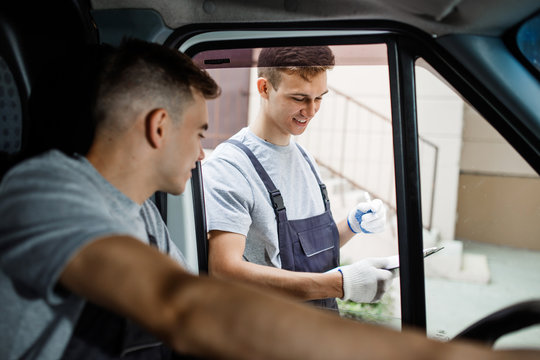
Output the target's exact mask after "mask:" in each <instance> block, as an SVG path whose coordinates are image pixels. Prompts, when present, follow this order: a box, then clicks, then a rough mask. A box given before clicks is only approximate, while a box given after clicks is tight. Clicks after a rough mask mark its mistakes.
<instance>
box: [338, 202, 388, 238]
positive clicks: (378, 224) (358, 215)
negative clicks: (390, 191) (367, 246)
mask: <svg viewBox="0 0 540 360" xmlns="http://www.w3.org/2000/svg"><path fill="white" fill-rule="evenodd" d="M347 223H348V224H349V228H350V229H351V231H352V232H353V233H355V234H358V233H359V232H364V233H367V234H370V233H379V232H383V231H384V227H385V225H386V207H385V206H384V204H383V202H382V201H381V200H379V199H375V200H371V201H365V202H361V203H359V204H358V205H356V206H355V207H354V208H353V209H352V210H351V211H350V212H349V216H347Z"/></svg>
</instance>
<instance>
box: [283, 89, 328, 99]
mask: <svg viewBox="0 0 540 360" xmlns="http://www.w3.org/2000/svg"><path fill="white" fill-rule="evenodd" d="M327 93H328V90H326V91H325V92H323V93H322V94H321V95H319V96H316V97H321V96H323V95H325V94H327ZM289 95H290V96H305V97H309V94H304V93H291V94H289Z"/></svg>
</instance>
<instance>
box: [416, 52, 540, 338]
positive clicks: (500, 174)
mask: <svg viewBox="0 0 540 360" xmlns="http://www.w3.org/2000/svg"><path fill="white" fill-rule="evenodd" d="M415 72H416V88H417V108H418V132H419V136H420V138H423V139H426V141H428V142H429V143H430V144H431V145H430V146H422V145H420V169H421V172H420V173H421V189H422V212H423V225H424V246H425V247H429V246H434V245H442V246H444V249H443V250H442V251H440V252H438V253H437V254H435V255H433V256H431V257H429V258H426V260H425V263H424V265H425V274H426V282H425V283H426V307H427V308H426V312H427V313H426V315H427V330H428V335H429V336H431V337H437V338H443V339H444V338H453V337H454V336H455V335H456V334H458V333H459V332H460V331H462V330H464V329H465V328H466V327H468V326H469V325H471V324H473V323H474V322H476V321H477V320H480V319H481V318H483V317H485V316H487V315H489V314H491V313H493V312H495V311H497V310H500V309H502V308H503V307H506V306H509V305H513V304H515V303H517V302H521V301H525V300H530V299H533V298H538V297H539V295H540V282H538V280H537V274H538V273H539V272H540V242H539V239H540V201H539V199H540V179H539V177H538V174H536V172H535V171H534V170H533V169H532V168H531V167H530V166H529V165H528V164H527V163H526V162H525V161H524V160H523V159H522V158H521V157H520V155H519V154H518V153H517V152H516V151H515V150H514V149H513V148H512V147H511V146H510V145H509V144H508V143H507V142H506V140H505V139H504V138H503V137H502V136H501V135H500V134H499V133H498V132H497V131H496V130H495V129H493V128H492V126H491V125H490V124H489V123H488V122H487V121H486V120H485V119H484V118H482V116H481V115H479V114H478V113H477V112H476V111H475V110H474V109H473V108H472V107H471V106H470V105H469V104H468V103H466V102H464V101H463V100H462V99H461V98H460V97H459V96H458V95H457V94H456V92H455V91H454V90H453V89H452V88H451V87H450V86H449V85H448V84H447V83H446V82H445V81H444V80H443V79H442V78H441V77H440V76H439V75H438V74H437V73H436V71H435V70H433V69H432V68H431V67H430V66H429V65H428V64H427V63H426V62H425V61H423V60H422V59H419V60H418V61H417V63H416V69H415ZM433 156H434V157H435V160H433ZM538 339H540V327H538V326H535V327H531V328H529V329H526V330H523V331H520V332H516V333H514V334H511V335H508V336H505V337H503V338H501V339H500V340H499V341H498V342H497V343H496V346H495V347H496V348H504V347H537V348H540V342H539V341H538Z"/></svg>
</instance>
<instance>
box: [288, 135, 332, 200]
mask: <svg viewBox="0 0 540 360" xmlns="http://www.w3.org/2000/svg"><path fill="white" fill-rule="evenodd" d="M295 144H296V147H297V148H298V150H300V152H301V153H302V155H303V156H304V159H306V161H307V163H308V164H309V167H310V168H311V171H312V172H313V175H315V179H317V183H318V184H319V188H320V189H321V195H322V198H323V202H324V208H325V210H328V209H329V208H330V199H328V191H327V190H326V185H324V184H323V182H322V181H321V178H319V175H318V174H317V171H316V170H315V166H313V163H312V162H311V160H309V156H308V155H307V154H306V152H305V150H304V149H303V148H302V147H301V146H300V144H298V143H295Z"/></svg>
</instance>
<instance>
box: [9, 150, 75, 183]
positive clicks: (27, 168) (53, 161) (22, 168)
mask: <svg viewBox="0 0 540 360" xmlns="http://www.w3.org/2000/svg"><path fill="white" fill-rule="evenodd" d="M76 162H77V160H76V159H75V158H73V157H70V156H68V155H66V154H64V153H63V152H61V151H59V150H49V151H47V152H44V153H42V154H40V155H37V156H34V157H31V158H29V159H26V160H24V161H22V162H21V163H19V164H17V165H15V166H14V167H13V168H12V169H10V171H8V172H7V173H6V175H5V178H10V177H18V176H21V175H24V176H27V175H28V174H29V173H36V176H39V175H45V174H51V175H57V176H62V175H65V174H66V171H68V170H69V169H70V168H73V164H74V163H76Z"/></svg>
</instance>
